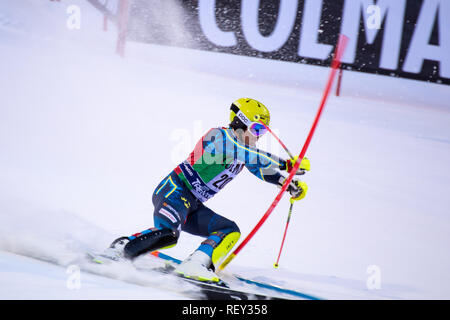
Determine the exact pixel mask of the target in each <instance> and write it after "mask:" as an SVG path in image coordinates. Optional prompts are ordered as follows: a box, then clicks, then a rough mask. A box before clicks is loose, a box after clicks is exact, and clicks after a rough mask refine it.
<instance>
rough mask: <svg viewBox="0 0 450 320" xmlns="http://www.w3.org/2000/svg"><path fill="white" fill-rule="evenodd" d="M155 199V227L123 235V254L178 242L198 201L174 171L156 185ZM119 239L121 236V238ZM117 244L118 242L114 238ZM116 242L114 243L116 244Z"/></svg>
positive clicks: (126, 254) (140, 252)
mask: <svg viewBox="0 0 450 320" xmlns="http://www.w3.org/2000/svg"><path fill="white" fill-rule="evenodd" d="M152 202H153V205H154V214H153V217H154V225H155V227H154V228H150V229H147V230H144V231H142V232H139V233H136V234H133V235H132V236H129V237H122V238H119V239H122V242H123V244H124V246H123V255H124V256H125V257H126V258H129V259H133V258H136V257H137V256H139V255H141V254H144V253H147V252H151V251H155V250H158V249H163V248H168V247H172V246H174V245H176V243H177V241H178V238H179V236H180V230H181V224H182V223H184V221H185V220H186V216H187V214H188V212H189V210H191V209H192V207H193V206H192V207H191V206H190V205H189V206H188V205H187V203H189V204H190V202H192V203H193V204H195V201H194V200H193V197H192V195H191V194H190V193H189V191H187V190H185V186H184V184H183V182H182V181H180V180H179V179H178V177H177V176H176V175H175V174H173V173H171V174H170V175H168V176H167V177H166V178H165V179H164V180H163V181H161V183H160V184H159V185H158V186H157V187H156V189H155V191H154V193H153V196H152ZM119 239H118V240H119ZM113 244H114V242H113ZM113 244H112V246H113Z"/></svg>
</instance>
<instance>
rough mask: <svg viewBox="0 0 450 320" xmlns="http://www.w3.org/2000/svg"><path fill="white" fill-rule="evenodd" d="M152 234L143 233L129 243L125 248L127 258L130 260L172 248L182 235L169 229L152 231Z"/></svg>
mask: <svg viewBox="0 0 450 320" xmlns="http://www.w3.org/2000/svg"><path fill="white" fill-rule="evenodd" d="M149 231H150V232H146V233H141V234H139V235H137V236H135V237H134V238H133V239H131V240H130V242H128V243H127V244H126V246H125V248H124V253H125V256H126V257H127V258H129V259H133V258H136V257H137V256H139V255H141V254H144V253H147V252H151V251H155V250H158V249H164V248H170V247H173V246H175V245H176V244H177V241H178V238H179V236H180V233H179V232H178V230H172V229H169V228H164V229H150V230H149Z"/></svg>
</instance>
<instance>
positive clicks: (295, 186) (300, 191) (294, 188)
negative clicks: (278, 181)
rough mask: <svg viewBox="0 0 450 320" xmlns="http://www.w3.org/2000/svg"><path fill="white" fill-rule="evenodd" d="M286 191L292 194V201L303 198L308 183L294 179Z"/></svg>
mask: <svg viewBox="0 0 450 320" xmlns="http://www.w3.org/2000/svg"><path fill="white" fill-rule="evenodd" d="M286 191H287V192H289V193H290V194H291V202H292V201H298V200H302V199H303V198H304V197H305V196H306V192H307V191H308V185H307V184H306V182H303V181H298V180H292V181H291V183H289V186H288V187H287V189H286Z"/></svg>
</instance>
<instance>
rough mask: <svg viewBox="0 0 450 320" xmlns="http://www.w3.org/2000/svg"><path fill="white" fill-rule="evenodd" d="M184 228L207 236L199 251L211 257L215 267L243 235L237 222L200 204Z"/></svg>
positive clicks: (192, 232) (212, 266)
mask: <svg viewBox="0 0 450 320" xmlns="http://www.w3.org/2000/svg"><path fill="white" fill-rule="evenodd" d="M182 230H183V231H186V232H189V233H191V234H194V235H198V236H203V237H207V239H206V240H205V241H203V242H202V243H201V244H200V246H199V247H198V249H197V251H200V252H203V253H205V254H206V255H207V256H208V257H210V259H211V262H212V265H211V266H210V267H211V268H213V269H214V268H215V267H217V266H219V265H220V263H221V262H222V261H223V260H224V259H225V257H226V255H227V254H228V253H229V252H230V250H231V249H232V248H233V246H234V245H235V244H236V243H237V242H238V240H239V237H240V235H241V233H240V230H239V227H238V226H237V225H236V223H235V222H233V221H231V220H229V219H227V218H225V217H223V216H221V215H219V214H217V213H215V212H214V211H213V210H211V209H209V208H208V207H206V206H204V205H203V204H199V205H198V208H197V210H196V211H195V212H192V213H191V214H190V215H189V218H188V220H187V221H186V223H185V224H184V225H183V226H182Z"/></svg>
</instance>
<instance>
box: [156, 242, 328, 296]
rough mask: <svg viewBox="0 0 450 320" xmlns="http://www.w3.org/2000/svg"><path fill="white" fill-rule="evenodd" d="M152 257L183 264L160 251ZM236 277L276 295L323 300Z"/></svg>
mask: <svg viewBox="0 0 450 320" xmlns="http://www.w3.org/2000/svg"><path fill="white" fill-rule="evenodd" d="M151 255H153V256H155V257H158V258H161V259H163V260H166V261H168V262H170V263H174V264H180V263H181V260H179V259H176V258H173V257H171V256H169V255H167V254H164V253H162V252H159V251H154V252H151ZM234 277H235V278H236V279H238V280H239V281H241V282H244V283H247V284H251V285H254V286H256V287H259V288H263V289H267V290H270V291H273V292H274V293H277V294H286V295H290V296H293V297H296V298H300V299H306V300H322V298H319V297H316V296H313V295H310V294H306V293H303V292H299V291H296V290H291V289H286V288H282V287H280V286H275V285H272V284H268V283H264V282H260V281H255V280H251V279H246V278H244V277H241V276H238V275H234Z"/></svg>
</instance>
